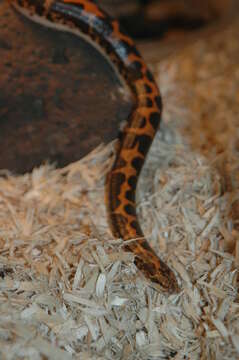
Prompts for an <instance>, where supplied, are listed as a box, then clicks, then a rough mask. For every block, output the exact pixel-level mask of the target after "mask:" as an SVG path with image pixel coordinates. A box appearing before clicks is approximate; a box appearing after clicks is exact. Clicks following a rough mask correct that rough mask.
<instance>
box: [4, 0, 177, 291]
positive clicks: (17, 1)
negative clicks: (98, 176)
mask: <svg viewBox="0 0 239 360" xmlns="http://www.w3.org/2000/svg"><path fill="white" fill-rule="evenodd" d="M9 1H10V4H11V5H13V7H14V8H15V9H16V10H17V11H18V12H20V13H21V14H22V15H24V16H25V17H27V18H29V19H30V20H32V21H34V22H37V23H39V24H41V25H43V26H46V27H48V28H53V29H56V30H61V31H65V32H69V33H71V34H74V35H76V36H79V37H83V38H84V39H86V41H88V42H90V43H91V44H92V45H93V46H94V47H96V49H98V50H99V51H100V52H101V53H102V54H103V56H104V57H105V58H106V60H107V61H108V62H109V63H110V65H111V66H112V67H113V69H114V71H115V72H116V75H117V76H118V78H119V80H120V81H121V82H122V83H123V84H124V85H125V86H126V87H127V88H128V89H129V91H130V94H131V96H132V99H133V106H132V110H131V112H130V114H129V115H128V118H127V121H126V122H125V124H124V126H123V128H122V129H120V131H119V136H118V141H117V142H116V146H115V159H114V162H113V165H112V167H111V169H110V170H109V172H108V174H107V176H106V186H105V199H106V201H105V203H106V208H107V214H108V219H109V226H110V228H111V231H112V234H113V236H114V237H115V238H120V239H123V240H124V242H123V244H124V248H125V249H126V251H130V252H132V253H133V254H134V263H135V265H136V267H137V268H138V269H139V270H140V272H141V273H142V274H143V275H144V277H146V279H147V280H148V281H149V284H150V285H151V286H152V287H153V288H155V289H156V290H158V291H160V292H165V293H169V294H171V293H177V292H178V291H179V286H178V282H177V280H176V276H175V274H174V272H173V271H172V270H171V269H170V267H169V266H167V265H166V264H165V262H163V261H162V260H161V259H160V257H158V256H157V254H156V253H155V251H154V250H153V249H152V247H151V246H150V245H149V243H148V241H147V240H146V239H145V236H144V234H143V231H142V229H141V227H140V224H139V221H138V218H137V213H136V188H137V183H138V179H139V176H140V173H141V169H142V167H143V165H144V163H145V159H146V155H147V153H148V150H149V148H150V146H151V144H152V141H153V139H154V137H155V134H156V132H157V130H158V127H159V123H160V119H161V113H162V99H161V95H160V92H159V89H158V86H157V84H156V81H155V79H154V76H153V75H152V73H151V71H150V70H149V68H148V67H147V65H146V63H145V61H144V60H143V58H142V56H141V55H140V53H139V51H138V50H137V48H136V46H135V44H134V41H133V40H132V38H131V37H129V36H128V35H127V33H126V32H125V31H124V30H123V29H122V26H121V25H120V23H119V22H118V21H117V20H116V19H114V18H112V17H111V16H110V15H108V14H107V13H106V12H105V11H104V10H102V9H101V8H100V7H99V6H98V5H97V4H96V3H95V2H94V1H87V0H9Z"/></svg>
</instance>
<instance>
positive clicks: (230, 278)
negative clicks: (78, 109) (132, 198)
mask: <svg viewBox="0 0 239 360" xmlns="http://www.w3.org/2000/svg"><path fill="white" fill-rule="evenodd" d="M238 26H239V25H238V24H234V25H232V26H231V27H230V28H229V29H228V30H226V31H225V32H224V33H223V34H220V36H218V38H216V40H212V42H211V43H210V42H208V40H207V41H203V40H201V41H199V42H198V43H197V44H195V45H194V46H192V47H190V48H188V49H187V50H185V51H184V52H183V54H181V55H180V54H179V55H178V56H177V57H174V58H172V59H169V60H167V61H165V62H163V63H160V64H159V67H158V74H159V79H160V81H159V82H160V88H161V89H162V93H163V98H164V104H165V111H164V124H163V126H162V128H161V131H160V132H159V133H158V135H157V137H156V139H155V141H154V144H153V147H152V149H151V151H150V155H149V157H148V159H147V163H146V166H145V168H144V170H143V174H142V178H141V180H140V184H139V189H138V190H139V191H138V212H139V218H140V222H141V224H142V226H143V229H144V232H145V234H146V235H147V237H148V239H149V240H150V242H151V244H152V246H154V247H155V249H156V251H157V252H158V253H159V254H160V255H161V256H162V258H163V259H164V260H165V261H166V262H167V263H168V264H169V265H170V266H171V268H172V269H173V270H174V271H175V273H176V275H177V278H178V281H179V284H180V286H181V292H180V293H179V294H177V295H171V296H166V295H162V294H159V293H157V292H155V291H154V290H153V289H151V288H150V287H149V286H148V284H147V281H146V280H145V279H144V278H143V277H142V275H141V274H140V273H139V272H138V270H137V268H136V267H135V265H134V263H133V255H132V254H131V253H126V252H124V250H123V243H122V241H121V240H120V239H113V238H112V235H111V234H110V231H109V227H108V224H107V217H106V213H105V205H104V178H105V174H106V172H107V171H108V169H109V167H110V165H111V159H110V154H111V152H112V144H111V145H109V146H106V147H105V146H103V145H101V146H99V147H98V148H97V149H95V151H93V152H92V153H90V154H89V155H88V156H86V157H85V158H83V159H82V160H80V161H78V162H76V163H72V164H70V165H68V166H67V167H65V168H63V169H55V168H54V166H52V165H50V164H45V165H42V166H41V167H40V168H37V169H34V170H33V172H32V173H31V174H25V175H23V176H13V175H11V174H10V173H9V172H7V171H4V172H2V174H3V176H2V177H1V178H0V222H1V227H0V358H1V359H36V360H38V359H44V358H48V359H71V358H73V359H81V360H82V359H83V360H88V359H97V360H100V359H111V360H116V359H127V360H134V359H137V360H141V359H142V360H150V359H230V360H231V359H238V358H239V346H238V339H239V303H238V280H237V273H238V270H237V266H238V263H239V257H238V254H239V251H238V241H237V239H238V219H239V216H238V212H237V209H238V199H239V192H238V187H239V181H238V180H239V179H238V168H239V157H238V156H237V155H238V147H237V145H238V140H239V131H238V128H239V126H238V125H239V121H238V115H237V114H238V94H239V91H238V90H239V79H238V74H239V72H238V69H237V66H230V63H231V62H234V64H235V63H236V59H235V57H238V54H239V45H238V41H237V40H234V41H233V39H237V34H238ZM227 39H230V43H229V42H227ZM214 41H215V42H214ZM212 43H213V44H216V45H215V46H216V50H215V49H214V48H213V45H212ZM219 45H220V46H219ZM200 54H202V55H201V58H199V55H200ZM223 54H224V55H223ZM198 59H199V60H200V63H198V62H197V61H199V60H198ZM218 59H219V60H218ZM216 60H218V61H216ZM237 60H238V58H237ZM215 64H216V65H215ZM218 64H219V65H220V66H219V68H218V69H216V66H218ZM214 67H215V69H214ZM166 70H167V71H166ZM226 70H227V71H226Z"/></svg>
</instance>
